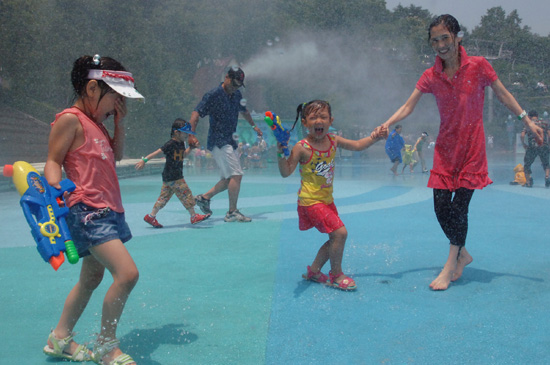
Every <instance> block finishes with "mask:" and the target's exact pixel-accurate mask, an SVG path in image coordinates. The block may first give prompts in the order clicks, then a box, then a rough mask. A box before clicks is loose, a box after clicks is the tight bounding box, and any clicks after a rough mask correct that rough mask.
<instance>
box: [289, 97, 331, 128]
mask: <svg viewBox="0 0 550 365" xmlns="http://www.w3.org/2000/svg"><path fill="white" fill-rule="evenodd" d="M325 108H326V109H327V110H328V114H329V116H331V117H332V109H331V108H330V104H329V102H328V101H324V100H312V101H309V102H307V103H303V104H300V105H298V108H296V120H295V121H294V124H296V122H297V121H298V119H300V118H302V119H305V118H306V117H307V116H308V115H310V114H311V113H316V112H318V111H319V110H322V109H325ZM292 128H294V127H292Z"/></svg>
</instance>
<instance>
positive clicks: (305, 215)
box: [298, 203, 344, 233]
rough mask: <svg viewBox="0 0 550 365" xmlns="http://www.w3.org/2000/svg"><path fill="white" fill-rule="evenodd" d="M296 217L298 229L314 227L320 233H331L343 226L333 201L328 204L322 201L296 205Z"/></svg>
mask: <svg viewBox="0 0 550 365" xmlns="http://www.w3.org/2000/svg"><path fill="white" fill-rule="evenodd" d="M298 218H299V223H298V225H299V228H300V231H307V230H308V229H310V228H313V227H315V228H317V230H319V232H321V233H332V232H334V231H336V230H337V229H338V228H340V227H343V226H344V223H343V222H342V220H341V219H340V217H339V216H338V210H337V209H336V205H334V203H331V204H329V205H327V204H323V203H318V204H314V205H308V206H301V205H298Z"/></svg>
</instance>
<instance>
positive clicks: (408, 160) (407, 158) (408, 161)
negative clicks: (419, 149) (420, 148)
mask: <svg viewBox="0 0 550 365" xmlns="http://www.w3.org/2000/svg"><path fill="white" fill-rule="evenodd" d="M413 153H414V150H413V149H412V146H411V145H410V144H406V145H405V147H404V148H403V169H402V170H401V174H403V172H404V171H405V167H407V166H409V169H410V171H411V174H412V173H413V172H414V167H415V166H416V160H415V159H414V158H413Z"/></svg>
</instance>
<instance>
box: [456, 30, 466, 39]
mask: <svg viewBox="0 0 550 365" xmlns="http://www.w3.org/2000/svg"><path fill="white" fill-rule="evenodd" d="M456 36H457V37H460V38H462V37H464V32H463V31H459V32H458V33H457V34H456Z"/></svg>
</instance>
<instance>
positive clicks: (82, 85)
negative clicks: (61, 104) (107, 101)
mask: <svg viewBox="0 0 550 365" xmlns="http://www.w3.org/2000/svg"><path fill="white" fill-rule="evenodd" d="M97 61H99V62H97ZM97 61H96V62H94V57H92V56H82V57H80V58H79V59H77V60H76V61H74V64H73V70H72V71H71V82H72V84H73V89H74V92H75V93H76V95H77V96H79V97H82V96H84V92H85V89H86V85H87V84H88V81H90V79H89V78H88V72H89V71H90V70H111V71H126V69H125V68H124V66H122V65H121V64H120V62H118V61H117V60H115V59H113V58H111V57H100V58H99V59H97ZM97 83H98V85H99V87H100V89H101V96H100V100H101V98H102V97H103V96H104V95H105V94H107V93H108V92H109V91H110V90H111V87H109V85H107V84H106V83H105V82H104V81H102V80H97Z"/></svg>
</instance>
